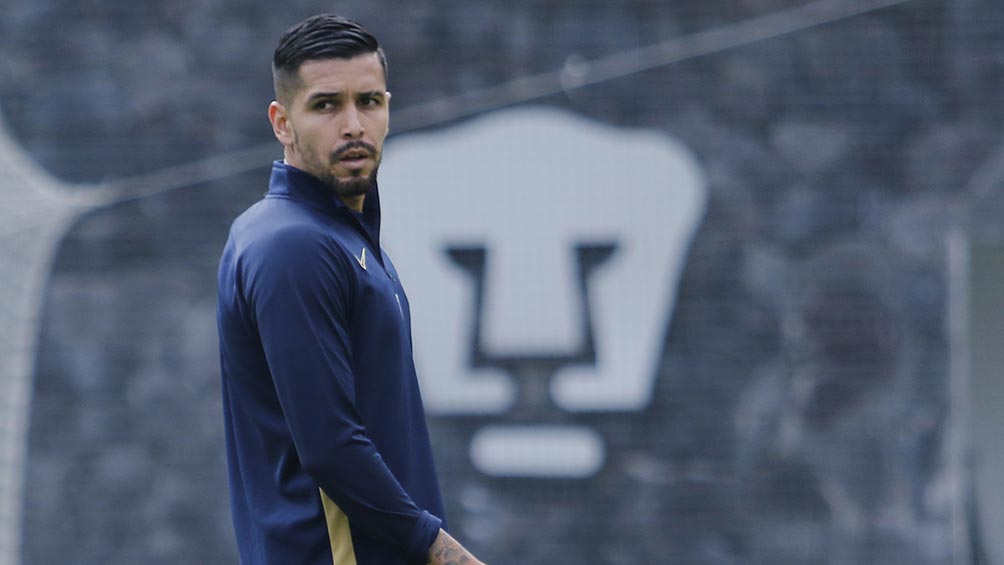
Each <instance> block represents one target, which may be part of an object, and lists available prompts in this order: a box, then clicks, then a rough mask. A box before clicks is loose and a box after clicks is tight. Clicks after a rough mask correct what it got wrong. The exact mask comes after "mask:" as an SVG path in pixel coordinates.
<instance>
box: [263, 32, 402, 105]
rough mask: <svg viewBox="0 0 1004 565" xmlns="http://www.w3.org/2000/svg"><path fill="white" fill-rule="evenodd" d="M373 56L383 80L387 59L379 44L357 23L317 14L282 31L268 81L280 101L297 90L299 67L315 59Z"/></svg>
mask: <svg viewBox="0 0 1004 565" xmlns="http://www.w3.org/2000/svg"><path fill="white" fill-rule="evenodd" d="M367 53H376V54H377V57H378V58H379V59H380V66H381V67H382V68H383V77H384V80H385V81H386V80H387V58H386V57H385V56H384V53H383V49H382V48H381V47H380V43H379V42H377V39H376V38H375V37H373V35H372V34H371V33H370V32H368V31H366V29H364V28H363V26H361V25H359V24H358V23H356V22H354V21H352V20H350V19H348V18H343V17H341V16H336V15H334V14H318V15H316V16H311V17H309V18H307V19H305V20H303V21H302V22H300V23H298V24H296V25H294V26H293V27H291V28H289V29H288V30H286V33H285V34H283V36H282V39H280V40H279V46H278V47H276V48H275V53H274V54H273V55H272V82H273V84H274V86H275V96H276V98H278V99H280V100H288V97H289V96H290V95H291V94H293V93H295V92H296V91H297V89H299V87H300V86H301V85H300V74H299V70H300V65H302V64H303V63H304V62H306V61H311V60H317V59H351V58H353V57H355V56H357V55H365V54H367Z"/></svg>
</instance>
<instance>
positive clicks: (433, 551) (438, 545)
mask: <svg viewBox="0 0 1004 565" xmlns="http://www.w3.org/2000/svg"><path fill="white" fill-rule="evenodd" d="M428 565H484V564H483V563H481V562H480V561H478V560H477V558H476V557H474V556H473V555H471V553H470V552H469V551H467V550H466V549H464V546H462V545H460V543H459V542H457V540H455V539H453V538H452V537H450V534H448V533H446V530H439V535H438V536H436V541H435V542H433V544H432V547H431V548H429V563H428Z"/></svg>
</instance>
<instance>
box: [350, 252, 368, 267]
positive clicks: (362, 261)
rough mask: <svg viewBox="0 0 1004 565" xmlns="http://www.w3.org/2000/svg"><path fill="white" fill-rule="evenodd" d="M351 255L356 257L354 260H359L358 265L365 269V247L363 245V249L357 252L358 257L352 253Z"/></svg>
mask: <svg viewBox="0 0 1004 565" xmlns="http://www.w3.org/2000/svg"><path fill="white" fill-rule="evenodd" d="M353 257H355V258H356V261H357V262H359V266H360V267H362V268H363V270H364V271H365V270H366V248H365V247H363V251H362V253H360V254H359V256H358V257H356V256H355V255H353Z"/></svg>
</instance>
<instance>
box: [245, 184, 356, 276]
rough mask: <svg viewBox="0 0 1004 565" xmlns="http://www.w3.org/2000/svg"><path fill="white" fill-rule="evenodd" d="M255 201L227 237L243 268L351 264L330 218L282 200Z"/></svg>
mask: <svg viewBox="0 0 1004 565" xmlns="http://www.w3.org/2000/svg"><path fill="white" fill-rule="evenodd" d="M275 200H279V201H278V202H273V199H266V200H263V201H260V202H258V203H257V204H255V205H253V206H252V207H251V208H249V209H248V210H247V211H246V212H244V213H243V214H241V215H240V216H239V217H238V218H237V219H236V220H235V221H234V223H233V225H232V227H231V230H230V231H231V233H230V239H231V242H232V245H233V251H234V254H235V255H236V259H237V261H238V262H239V263H240V264H241V265H242V266H243V269H242V270H243V271H244V274H245V275H247V276H251V277H254V276H256V275H261V274H264V273H269V272H272V273H278V272H286V273H303V274H310V273H317V272H324V271H327V272H332V271H341V270H343V269H347V268H349V267H350V266H351V264H350V263H349V262H348V260H349V256H348V255H349V252H348V250H347V249H346V248H345V246H344V245H343V244H342V242H341V239H342V236H341V231H342V230H340V229H339V226H338V225H337V223H336V222H334V221H333V220H330V219H328V221H325V219H324V218H321V217H318V216H317V215H316V214H315V213H313V212H312V211H311V210H309V209H304V208H305V207H303V206H299V205H296V204H295V203H290V202H288V201H285V200H281V199H275Z"/></svg>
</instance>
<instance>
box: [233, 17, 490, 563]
mask: <svg viewBox="0 0 1004 565" xmlns="http://www.w3.org/2000/svg"><path fill="white" fill-rule="evenodd" d="M272 72H273V77H274V82H275V95H276V100H275V101H274V102H272V103H271V104H270V105H269V108H268V117H269V120H270V121H271V123H272V129H273V132H274V133H275V137H276V138H277V139H278V140H279V142H280V143H281V144H282V146H283V157H284V158H283V160H282V161H276V162H275V163H274V164H273V165H272V175H271V180H270V182H269V187H268V192H267V194H266V195H265V197H264V198H263V199H262V200H261V201H259V202H257V203H256V204H254V205H253V206H251V207H250V208H249V209H248V210H247V211H245V212H244V213H243V214H241V215H240V217H238V218H237V219H236V220H235V221H234V223H233V225H232V226H231V229H230V237H229V238H228V240H227V243H226V247H225V249H224V251H223V257H222V259H221V261H220V268H219V277H218V284H219V301H218V307H217V316H218V323H219V334H220V357H221V366H222V373H223V411H224V418H225V425H226V445H227V462H228V470H229V477H230V500H231V512H232V514H233V521H234V529H235V531H236V537H237V543H238V548H239V553H240V558H241V563H243V564H246V565H257V564H266V563H268V564H277V565H293V564H295V565H308V564H311V565H312V564H321V563H324V564H326V565H331V564H334V565H344V564H349V563H359V564H363V565H384V564H388V565H389V564H406V563H408V564H411V563H416V564H424V563H427V562H428V563H434V564H445V563H469V564H472V565H473V564H477V563H479V561H478V560H477V559H475V558H474V557H473V556H472V555H471V554H470V553H468V552H467V551H466V550H465V549H464V548H463V547H461V546H460V544H458V543H457V542H456V541H455V540H454V539H453V538H451V537H450V535H449V534H447V533H446V530H445V527H446V526H445V518H444V513H443V502H442V498H441V496H440V492H439V486H438V482H437V479H436V469H435V466H434V464H433V460H432V450H431V446H430V443H429V435H428V431H427V428H426V422H425V413H424V410H423V407H422V400H421V397H420V394H419V389H418V380H417V376H416V374H415V365H414V362H413V360H412V351H411V320H410V315H411V314H410V311H409V308H408V299H407V298H406V297H405V294H404V289H403V288H402V286H401V282H400V280H399V279H398V275H397V271H395V269H394V265H393V264H392V263H391V260H390V257H388V256H387V254H386V253H385V252H384V251H383V249H381V247H380V198H379V193H378V190H377V168H378V167H379V165H380V158H381V149H382V147H383V141H384V137H385V136H386V135H387V131H388V119H389V104H390V92H388V91H387V63H386V59H385V58H384V54H383V51H382V50H381V48H380V46H379V44H378V43H377V40H376V39H375V38H374V37H373V36H372V35H371V34H370V33H368V32H367V31H366V30H364V29H363V28H362V27H360V26H359V25H358V24H357V23H355V22H352V21H350V20H347V19H345V18H341V17H337V16H334V15H319V16H314V17H311V18H308V19H306V20H304V21H303V22H301V23H299V24H297V25H296V26H294V27H292V28H291V29H290V30H289V31H287V32H286V34H285V35H284V36H283V37H282V39H281V41H280V42H279V46H278V47H277V48H276V50H275V55H274V58H273V62H272Z"/></svg>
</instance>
